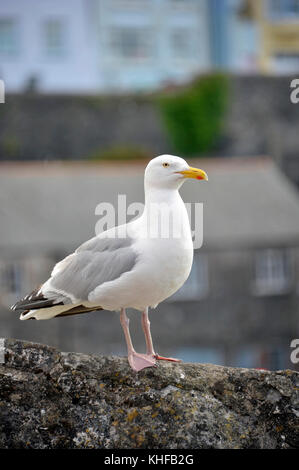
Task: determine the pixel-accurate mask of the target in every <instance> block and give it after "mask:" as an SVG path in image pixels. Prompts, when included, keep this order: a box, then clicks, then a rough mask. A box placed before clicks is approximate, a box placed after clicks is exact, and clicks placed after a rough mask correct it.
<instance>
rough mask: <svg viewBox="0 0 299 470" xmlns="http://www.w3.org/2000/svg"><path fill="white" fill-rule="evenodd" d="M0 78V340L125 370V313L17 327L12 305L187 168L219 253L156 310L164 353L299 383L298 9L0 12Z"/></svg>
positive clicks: (107, 4) (232, 4)
mask: <svg viewBox="0 0 299 470" xmlns="http://www.w3.org/2000/svg"><path fill="white" fill-rule="evenodd" d="M0 78H1V79H2V80H4V84H5V103H2V104H0V201H1V204H0V336H1V337H14V338H19V339H27V340H30V341H36V342H41V343H47V344H50V345H53V346H55V347H58V348H60V349H62V350H65V351H66V350H68V351H69V350H72V351H77V352H84V353H96V354H121V355H124V354H126V349H125V341H124V338H123V336H122V331H121V327H120V324H119V315H118V314H117V313H112V312H95V313H91V314H87V315H82V316H78V317H72V318H61V319H54V320H51V321H45V322H37V321H35V322H20V321H19V320H18V314H16V313H15V312H11V311H10V310H9V308H8V306H9V305H11V304H13V303H14V302H15V301H16V300H18V299H19V298H20V297H21V296H22V295H23V294H26V293H28V292H29V291H31V290H32V289H33V288H34V287H36V286H37V285H39V284H41V283H42V282H44V281H45V280H46V279H47V278H48V276H49V273H50V271H51V268H52V266H53V265H54V263H55V262H57V261H58V260H60V259H61V258H62V257H64V256H66V255H67V254H69V253H70V252H72V251H73V250H74V249H75V248H76V247H77V246H78V245H80V244H81V243H82V242H83V241H85V240H86V239H88V238H91V237H93V236H94V234H95V224H96V222H97V221H98V220H99V215H97V214H96V213H95V208H96V206H97V205H98V204H99V203H100V202H110V203H112V204H113V205H114V206H115V208H116V212H117V202H118V194H125V195H126V197H127V205H129V204H130V203H131V202H136V201H137V202H143V171H144V167H145V165H146V164H147V162H148V160H149V159H150V158H153V157H154V156H156V155H159V154H162V153H172V154H175V155H180V156H182V157H184V158H186V159H187V160H188V161H190V159H192V160H191V164H192V166H199V167H201V168H203V169H205V170H206V171H207V172H208V174H209V183H208V184H200V183H198V182H189V183H188V184H185V185H184V187H183V189H182V195H183V197H184V200H185V201H186V202H203V204H204V244H203V246H202V248H201V249H199V250H196V253H195V259H194V265H193V269H192V272H191V275H190V278H189V280H188V281H187V283H186V284H185V286H184V287H183V288H182V289H181V290H180V291H179V292H177V293H176V294H175V296H173V298H171V299H169V300H168V301H166V302H164V303H163V304H161V305H159V306H158V308H157V309H156V310H153V311H152V312H151V315H150V316H151V325H152V333H153V338H154V344H155V346H156V349H157V351H158V352H159V353H160V354H162V355H172V356H174V357H180V358H182V359H183V360H185V361H196V362H210V363H217V364H223V365H229V366H242V367H255V368H266V369H271V370H275V369H283V368H291V369H296V368H297V369H298V364H297V365H296V364H293V363H292V362H291V360H290V355H291V352H292V348H291V347H290V345H291V341H292V340H293V339H295V338H299V193H298V187H299V156H298V149H299V132H298V130H299V103H298V104H296V103H295V102H292V101H291V98H290V97H291V92H292V88H291V83H292V80H293V79H296V78H299V0H258V1H257V0H254V1H250V0H72V1H71V0H43V1H42V2H40V1H38V0H27V1H26V2H24V1H23V0H10V1H9V2H1V3H0ZM297 86H299V85H297ZM298 94H299V93H298ZM293 101H294V100H293ZM116 222H117V220H116ZM193 228H194V227H193ZM130 317H131V319H132V321H131V324H132V334H133V338H134V342H135V345H136V349H137V350H139V351H140V352H141V351H142V350H143V349H144V344H143V335H142V333H141V325H140V314H139V313H138V312H130Z"/></svg>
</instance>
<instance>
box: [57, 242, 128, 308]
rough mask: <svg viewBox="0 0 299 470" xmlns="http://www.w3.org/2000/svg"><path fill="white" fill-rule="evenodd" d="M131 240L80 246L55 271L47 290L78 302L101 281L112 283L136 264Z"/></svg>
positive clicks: (101, 282) (86, 298)
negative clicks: (65, 295)
mask: <svg viewBox="0 0 299 470" xmlns="http://www.w3.org/2000/svg"><path fill="white" fill-rule="evenodd" d="M132 245H133V240H132V239H131V238H128V237H127V238H100V237H94V238H92V239H91V240H88V241H87V242H85V243H83V245H81V246H80V247H79V248H78V249H77V250H76V251H75V253H73V254H72V255H70V256H69V257H68V258H66V259H65V260H67V262H66V263H65V265H63V263H64V260H63V261H62V262H61V263H62V267H61V269H57V270H56V272H55V269H54V271H53V275H52V278H51V282H50V286H49V287H50V289H53V291H58V292H64V293H66V294H69V295H70V297H72V298H75V299H79V300H88V295H89V294H90V292H92V291H93V290H94V289H95V288H96V287H98V286H99V285H101V284H103V283H104V282H108V281H113V280H115V279H117V278H119V277H120V276H121V275H122V274H124V273H126V272H128V271H131V270H132V269H133V268H134V266H135V264H136V261H137V253H136V252H135V250H134V248H133V246H132Z"/></svg>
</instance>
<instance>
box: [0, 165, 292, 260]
mask: <svg viewBox="0 0 299 470" xmlns="http://www.w3.org/2000/svg"><path fill="white" fill-rule="evenodd" d="M189 163H190V165H191V166H198V167H200V168H203V169H205V170H206V171H207V172H208V175H209V182H208V183H206V182H197V181H188V182H186V184H185V185H184V186H183V188H182V190H181V194H182V196H183V198H184V200H185V201H186V202H203V203H204V248H212V247H220V248H221V247H225V246H227V245H230V246H234V245H247V246H248V245H253V244H261V245H263V244H267V245H269V244H276V243H278V244H279V243H282V244H284V243H295V244H296V243H297V242H299V196H298V193H297V190H296V189H295V188H294V187H293V186H292V184H291V183H290V182H289V181H288V180H287V179H286V177H285V176H284V175H283V174H282V173H281V172H280V170H279V169H278V168H276V166H275V165H274V164H273V163H272V161H271V160H269V159H250V160H244V159H242V160H239V159H230V160H228V159H221V160H220V159H217V160H191V161H190V162H189ZM145 165H146V162H143V163H142V164H130V165H124V164H123V163H120V164H117V163H113V164H94V163H77V162H76V163H70V162H67V163H59V162H54V163H25V162H24V163H14V164H10V163H2V164H0V200H1V205H0V249H2V252H3V251H4V249H8V248H13V249H14V250H18V248H19V249H20V250H23V249H26V251H27V252H28V251H30V250H38V249H40V250H42V251H43V250H45V249H46V250H59V251H64V250H71V249H73V248H75V247H76V246H78V245H79V244H81V243H82V242H83V241H85V240H86V239H88V238H91V237H92V236H94V229H95V223H96V222H97V221H98V220H99V216H97V215H95V207H96V206H97V204H99V203H100V202H111V203H112V204H116V203H117V195H118V194H126V196H127V205H128V204H130V203H131V202H135V201H138V202H143V200H144V196H143V171H144V167H145Z"/></svg>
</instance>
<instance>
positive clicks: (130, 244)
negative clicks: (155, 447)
mask: <svg viewBox="0 0 299 470" xmlns="http://www.w3.org/2000/svg"><path fill="white" fill-rule="evenodd" d="M188 178H194V179H197V180H206V181H207V180H208V176H207V174H206V172H205V171H203V170H201V169H198V168H192V167H190V166H189V165H188V163H187V162H186V161H185V160H184V159H183V158H180V157H176V156H172V155H160V156H159V157H156V158H153V159H152V160H151V161H150V162H149V164H148V165H147V167H146V169H145V174H144V192H145V204H144V210H143V212H142V214H141V215H140V216H139V217H138V218H136V219H134V220H132V221H130V222H129V223H128V224H123V225H119V226H118V227H114V228H112V229H109V230H107V231H105V232H102V233H100V234H99V235H96V236H95V237H93V238H91V239H90V240H88V241H86V242H85V243H83V244H82V245H81V246H79V248H77V249H76V250H75V252H74V253H72V254H70V255H69V256H67V257H66V258H64V259H63V260H62V261H60V262H58V263H57V264H56V265H55V266H54V269H53V270H52V273H51V276H50V278H49V279H48V280H47V281H46V282H45V283H44V284H42V285H41V286H40V287H38V288H37V289H35V290H33V292H31V293H30V294H29V295H27V296H25V297H24V298H23V299H21V300H19V301H18V302H17V303H15V304H14V305H13V306H12V307H11V309H12V310H22V312H21V315H20V319H21V320H29V319H36V320H47V319H51V318H54V317H63V316H68V315H77V314H81V313H87V312H91V311H97V310H109V311H117V312H120V323H121V326H122V329H123V332H124V336H125V340H126V344H127V350H128V362H129V364H130V366H131V368H132V369H133V370H134V371H137V372H138V371H140V370H142V369H144V368H146V367H153V366H155V365H156V361H157V360H166V361H173V362H179V360H178V359H174V358H167V357H163V356H160V355H159V354H157V353H156V352H155V350H154V347H153V341H152V337H151V331H150V321H149V316H148V311H149V308H156V307H157V305H158V304H159V303H161V302H162V301H163V300H165V299H167V298H168V297H170V296H171V295H173V294H174V293H175V292H176V291H177V290H178V289H179V288H180V287H181V286H182V285H183V284H184V283H185V281H186V280H187V278H188V276H189V274H190V271H191V267H192V262H193V242H192V235H191V229H190V223H189V218H188V213H187V210H186V207H185V204H184V202H183V200H182V198H181V196H180V194H179V189H180V187H181V186H182V184H183V183H184V181H186V179H188ZM128 308H132V309H135V310H138V311H140V312H141V323H142V328H143V332H144V336H145V342H146V354H140V353H137V352H136V351H135V349H134V346H133V343H132V339H131V336H130V330H129V319H128V317H127V315H126V309H128Z"/></svg>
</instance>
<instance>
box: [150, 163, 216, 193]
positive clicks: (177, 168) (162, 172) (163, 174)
mask: <svg viewBox="0 0 299 470" xmlns="http://www.w3.org/2000/svg"><path fill="white" fill-rule="evenodd" d="M187 178H193V179H197V180H205V181H208V175H207V174H206V172H205V171H203V170H201V169H199V168H192V167H191V166H189V165H188V163H187V162H186V161H185V160H184V159H183V158H180V157H175V156H173V155H160V156H159V157H156V158H153V159H152V160H151V161H150V162H149V164H148V165H147V167H146V169H145V175H144V181H145V186H146V187H156V188H161V189H162V188H165V189H166V188H168V189H179V188H180V187H181V185H182V184H183V183H184V181H185V180H186V179H187Z"/></svg>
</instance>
